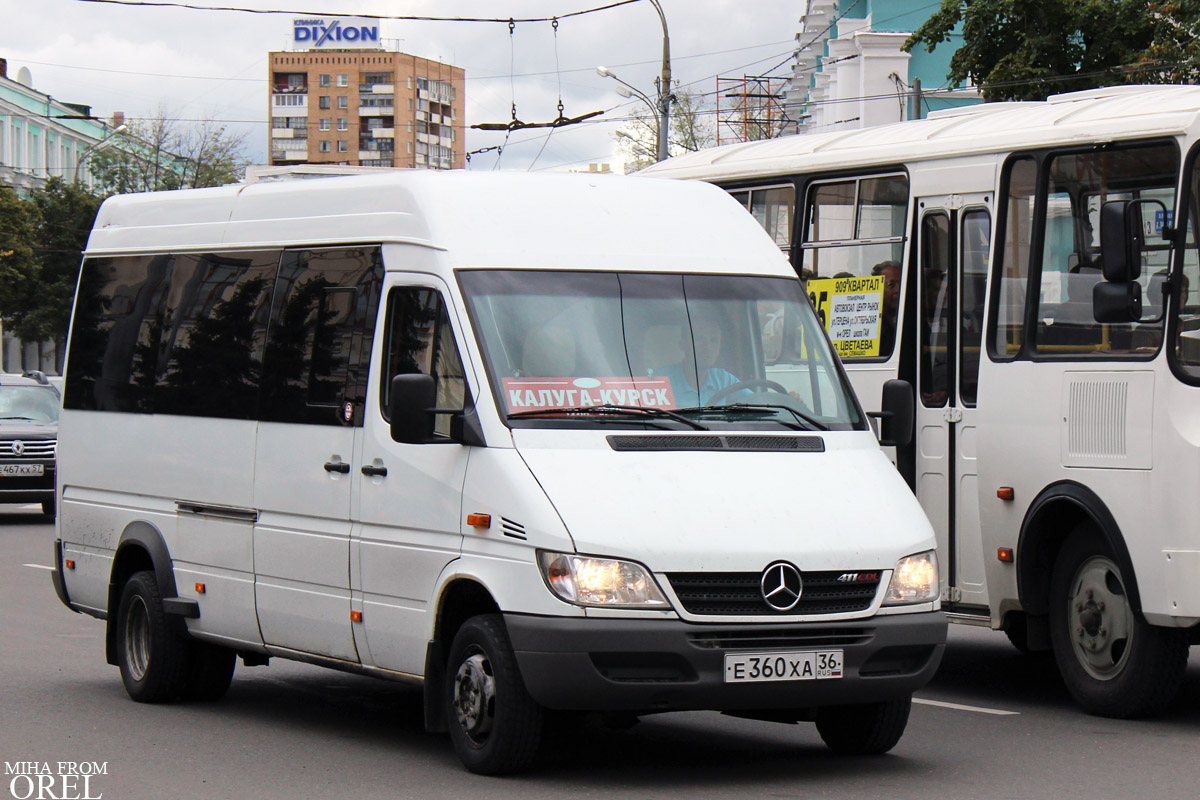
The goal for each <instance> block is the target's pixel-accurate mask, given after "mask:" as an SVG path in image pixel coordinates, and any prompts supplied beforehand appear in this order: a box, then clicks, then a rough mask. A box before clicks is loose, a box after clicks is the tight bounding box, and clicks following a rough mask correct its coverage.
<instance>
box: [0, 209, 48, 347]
mask: <svg viewBox="0 0 1200 800" xmlns="http://www.w3.org/2000/svg"><path fill="white" fill-rule="evenodd" d="M38 218H39V214H38V209H37V206H35V205H34V204H33V203H31V202H29V201H28V200H23V199H21V198H20V197H18V196H17V193H16V192H15V191H14V190H13V189H11V188H10V187H8V186H0V320H2V321H3V322H4V325H5V327H7V328H8V329H9V331H11V332H12V333H15V334H16V335H17V336H18V337H20V338H21V339H26V340H28V341H38V340H39V339H40V338H42V337H41V331H40V329H39V328H38V327H37V324H36V322H31V321H30V319H29V309H30V308H31V307H32V306H33V305H35V304H36V301H37V294H38V293H37V276H38V262H37V258H36V257H35V250H34V244H35V242H36V232H37V228H38V221H39V219H38Z"/></svg>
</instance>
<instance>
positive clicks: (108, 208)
mask: <svg viewBox="0 0 1200 800" xmlns="http://www.w3.org/2000/svg"><path fill="white" fill-rule="evenodd" d="M386 242H399V243H405V244H411V245H416V246H419V247H421V248H431V249H434V250H441V251H447V253H448V255H449V263H450V264H452V265H454V266H473V267H475V266H477V267H489V266H490V267H515V268H519V267H533V268H540V269H547V268H560V269H605V268H607V269H615V268H619V269H640V270H663V271H697V272H699V271H709V272H726V271H735V270H736V271H747V270H751V271H754V272H756V273H759V274H787V275H792V276H794V275H795V273H794V271H792V270H791V268H790V267H789V266H788V264H787V261H786V259H785V258H784V257H783V256H782V255H781V254H780V252H779V249H778V248H777V247H776V246H775V243H774V241H773V240H772V239H771V238H770V237H769V236H768V235H767V234H766V233H764V232H763V230H762V228H761V226H759V225H758V223H756V222H755V221H754V219H753V217H751V216H750V215H749V214H747V213H746V211H745V209H744V208H743V207H742V206H741V205H740V204H739V203H738V202H737V201H736V200H734V199H732V198H731V197H730V196H729V195H728V194H727V193H725V192H723V191H721V190H719V189H716V188H715V187H712V186H708V185H705V184H698V183H692V182H681V181H671V180H655V179H650V178H641V177H625V176H612V175H610V176H599V175H592V174H562V173H558V174H530V173H519V172H480V173H474V172H465V171H461V170H456V171H449V172H435V171H429V170H395V171H392V172H388V173H386V174H376V175H354V176H346V177H326V178H319V179H311V180H295V181H279V182H271V183H252V184H237V185H231V186H222V187H219V188H214V189H188V190H182V191H174V192H155V193H148V194H130V195H117V196H114V197H111V198H109V199H108V200H106V201H105V202H104V205H103V206H102V207H101V209H100V213H99V215H98V216H97V218H96V222H95V225H94V227H93V229H92V233H91V237H90V238H89V240H88V248H87V255H89V256H99V255H114V254H118V253H127V254H129V253H160V252H188V251H191V252H204V251H229V250H235V249H236V250H246V249H261V248H278V247H313V246H327V245H333V244H346V243H357V244H371V243H386ZM392 268H395V267H394V265H393V266H392Z"/></svg>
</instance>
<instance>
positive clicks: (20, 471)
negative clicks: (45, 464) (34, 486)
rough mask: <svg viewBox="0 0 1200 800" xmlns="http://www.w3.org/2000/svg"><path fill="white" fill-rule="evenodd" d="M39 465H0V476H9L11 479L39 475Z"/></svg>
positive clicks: (40, 469) (40, 467)
mask: <svg viewBox="0 0 1200 800" xmlns="http://www.w3.org/2000/svg"><path fill="white" fill-rule="evenodd" d="M41 474H42V465H41V464H0V475H9V476H12V477H27V476H31V475H41Z"/></svg>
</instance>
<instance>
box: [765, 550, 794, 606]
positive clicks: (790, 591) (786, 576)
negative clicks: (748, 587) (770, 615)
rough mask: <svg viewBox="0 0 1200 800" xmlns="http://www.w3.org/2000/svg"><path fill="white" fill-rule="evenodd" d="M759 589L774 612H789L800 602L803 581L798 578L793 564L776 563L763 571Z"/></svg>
mask: <svg viewBox="0 0 1200 800" xmlns="http://www.w3.org/2000/svg"><path fill="white" fill-rule="evenodd" d="M759 587H760V588H761V589H762V596H763V600H766V601H767V605H769V606H770V607H771V608H773V609H775V610H776V611H791V610H792V609H793V608H795V607H796V604H797V603H799V602H800V593H801V592H803V591H804V581H803V580H801V578H800V570H798V569H797V568H796V567H795V566H794V565H793V564H789V563H788V562H786V561H776V562H775V563H774V564H772V565H771V566H769V567H767V568H766V569H764V570H763V574H762V580H761V581H760V582H759Z"/></svg>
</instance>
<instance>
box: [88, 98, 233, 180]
mask: <svg viewBox="0 0 1200 800" xmlns="http://www.w3.org/2000/svg"><path fill="white" fill-rule="evenodd" d="M126 125H127V126H128V129H129V130H128V132H127V133H125V134H120V136H121V141H120V144H116V145H115V146H112V147H108V148H106V149H105V150H101V151H98V152H95V153H93V155H92V156H91V163H90V169H91V173H92V177H93V178H95V180H96V184H97V185H98V186H100V187H101V188H103V189H105V190H106V191H109V192H111V193H114V194H125V193H127V192H159V191H164V190H168V189H197V188H201V187H205V186H222V185H224V184H227V183H235V182H236V181H238V180H239V179H240V178H241V172H242V170H243V169H244V168H245V166H246V165H247V164H249V163H250V161H249V159H248V158H247V157H246V154H245V145H246V134H244V133H242V134H234V133H230V132H229V130H228V128H227V127H226V126H225V125H223V124H221V123H218V122H215V121H213V120H211V119H209V120H204V121H202V122H200V123H197V124H195V125H192V126H185V125H184V124H183V123H181V122H180V121H179V120H178V119H175V118H173V117H172V116H171V115H170V113H169V112H167V111H166V110H165V109H159V111H158V113H157V115H155V116H154V117H151V118H149V119H146V120H131V121H129V122H127V123H126Z"/></svg>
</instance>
